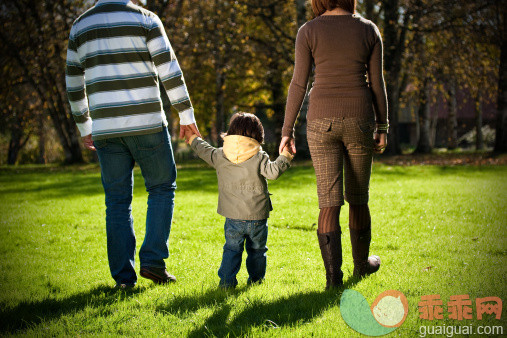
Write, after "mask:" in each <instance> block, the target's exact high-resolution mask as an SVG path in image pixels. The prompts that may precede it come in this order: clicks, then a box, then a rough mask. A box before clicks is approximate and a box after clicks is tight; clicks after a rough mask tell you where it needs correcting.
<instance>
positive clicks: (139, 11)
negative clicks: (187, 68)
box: [66, 0, 195, 140]
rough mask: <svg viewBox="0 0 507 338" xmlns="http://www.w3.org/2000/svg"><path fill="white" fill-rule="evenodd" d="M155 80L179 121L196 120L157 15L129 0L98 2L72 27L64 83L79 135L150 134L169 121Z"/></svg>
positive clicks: (190, 121)
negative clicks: (163, 90) (174, 110)
mask: <svg viewBox="0 0 507 338" xmlns="http://www.w3.org/2000/svg"><path fill="white" fill-rule="evenodd" d="M159 81H161V82H162V85H163V87H164V89H165V91H166V92H167V96H168V97H169V100H170V102H171V105H172V106H173V107H174V108H175V109H176V110H177V111H178V113H179V117H180V124H181V125H188V124H192V123H195V118H194V110H193V108H192V104H191V102H190V98H189V95H188V91H187V88H186V85H185V80H184V78H183V74H182V72H181V69H180V66H179V64H178V60H177V59H176V56H175V54H174V51H173V50H172V48H171V44H170V43H169V40H168V38H167V36H166V33H165V30H164V27H163V25H162V22H161V21H160V19H159V18H158V17H157V16H156V15H155V14H154V13H152V12H150V11H148V10H145V9H143V8H141V7H139V6H136V5H134V4H132V2H129V1H128V0H99V1H98V2H97V4H96V5H95V6H94V7H92V8H91V9H89V10H88V11H87V12H85V13H84V14H83V15H81V16H80V17H79V18H78V19H77V20H76V21H75V22H74V24H73V26H72V29H71V31H70V37H69V46H68V49H67V66H66V84H67V95H68V98H69V102H70V106H71V111H72V115H73V117H74V120H75V122H76V124H77V126H78V129H79V131H80V133H81V136H86V135H89V134H92V139H93V140H98V139H104V138H109V137H119V136H128V135H139V134H149V133H154V132H158V131H160V130H162V127H163V126H166V125H167V120H166V117H165V113H164V110H163V108H162V99H161V94H160V89H159Z"/></svg>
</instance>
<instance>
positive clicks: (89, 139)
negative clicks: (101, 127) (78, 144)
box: [81, 134, 97, 151]
mask: <svg viewBox="0 0 507 338" xmlns="http://www.w3.org/2000/svg"><path fill="white" fill-rule="evenodd" d="M81 139H82V140H83V144H84V146H85V148H87V149H90V150H92V151H97V149H95V146H94V145H93V141H92V134H89V135H86V136H84V137H81Z"/></svg>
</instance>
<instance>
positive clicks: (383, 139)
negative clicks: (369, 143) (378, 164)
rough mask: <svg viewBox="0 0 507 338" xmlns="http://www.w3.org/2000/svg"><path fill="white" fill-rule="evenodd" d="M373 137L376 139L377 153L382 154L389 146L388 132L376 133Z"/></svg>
mask: <svg viewBox="0 0 507 338" xmlns="http://www.w3.org/2000/svg"><path fill="white" fill-rule="evenodd" d="M373 139H374V140H375V153H377V154H382V153H383V152H384V150H385V149H386V147H387V134H386V133H382V134H379V133H375V134H374V135H373Z"/></svg>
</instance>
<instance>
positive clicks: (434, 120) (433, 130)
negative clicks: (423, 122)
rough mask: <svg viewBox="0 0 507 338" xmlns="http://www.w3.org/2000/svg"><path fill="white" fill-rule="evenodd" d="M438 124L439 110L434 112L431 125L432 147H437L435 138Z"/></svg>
mask: <svg viewBox="0 0 507 338" xmlns="http://www.w3.org/2000/svg"><path fill="white" fill-rule="evenodd" d="M437 125H438V111H436V112H434V113H433V116H432V117H431V125H430V144H431V148H432V149H433V148H435V140H436V138H437Z"/></svg>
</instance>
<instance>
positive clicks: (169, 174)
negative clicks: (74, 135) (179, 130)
mask: <svg viewBox="0 0 507 338" xmlns="http://www.w3.org/2000/svg"><path fill="white" fill-rule="evenodd" d="M94 145H95V148H97V155H98V157H99V161H100V167H101V172H102V185H103V186H104V191H105V194H106V232H107V256H108V259H109V268H110V270H111V275H112V276H113V278H114V280H115V281H116V282H117V283H124V284H135V283H136V281H137V276H136V273H135V270H134V262H135V253H136V238H135V234H134V219H133V217H132V205H131V202H132V193H133V186H134V176H133V168H134V163H135V162H137V164H139V166H140V167H141V172H142V175H143V177H144V184H145V186H146V191H147V192H148V212H147V215H146V235H145V237H144V242H143V245H142V246H141V250H140V252H139V260H140V262H141V266H142V267H144V266H151V267H157V268H165V262H164V259H165V258H167V257H169V250H168V247H167V241H168V239H169V232H170V231H171V223H172V216H173V208H174V190H175V189H176V165H175V163H174V157H173V151H172V147H171V141H170V137H169V133H168V131H167V128H164V129H163V130H162V131H161V132H158V133H153V134H148V135H138V136H125V137H115V138H108V139H105V140H98V141H95V142H94Z"/></svg>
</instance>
